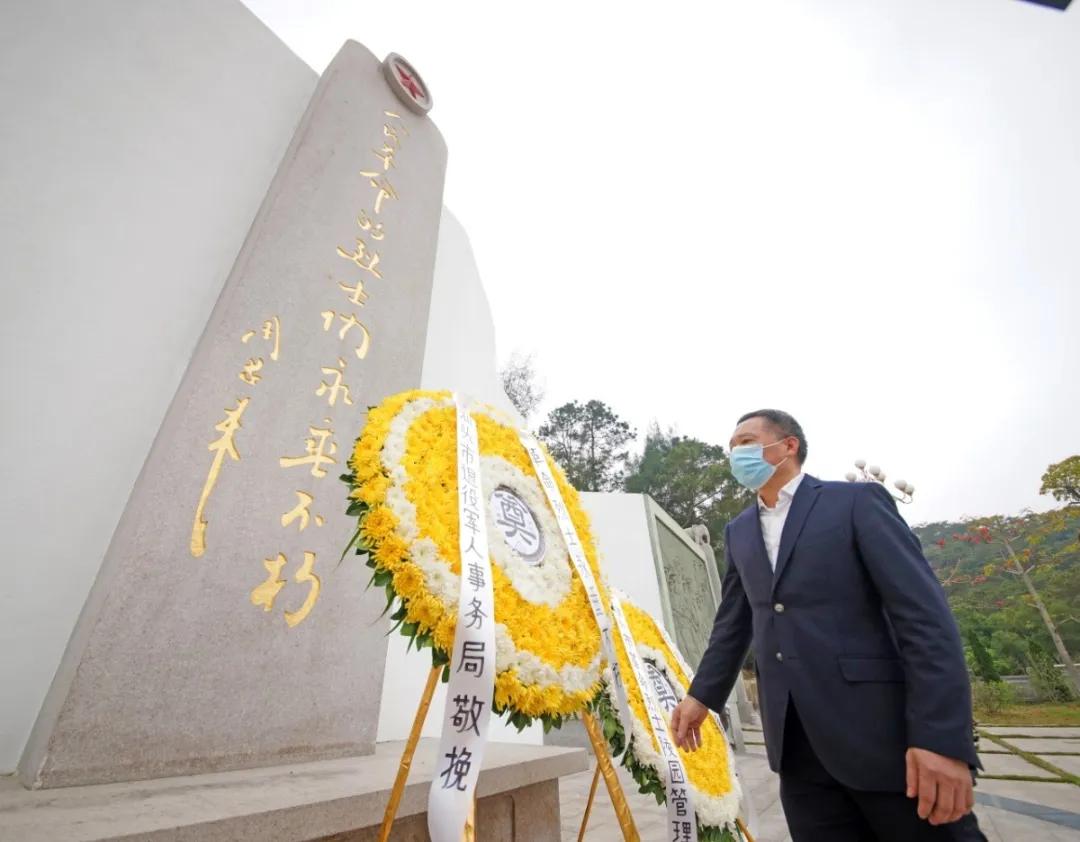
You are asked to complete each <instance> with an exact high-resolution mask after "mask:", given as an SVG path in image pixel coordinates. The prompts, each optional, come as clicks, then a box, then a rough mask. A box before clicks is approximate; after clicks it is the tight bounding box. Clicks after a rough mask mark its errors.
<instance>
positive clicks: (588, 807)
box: [577, 762, 600, 842]
mask: <svg viewBox="0 0 1080 842" xmlns="http://www.w3.org/2000/svg"><path fill="white" fill-rule="evenodd" d="M599 783H600V763H599V762H597V764H596V771H595V772H593V776H592V786H590V787H589V800H588V801H586V802H585V814H584V815H583V816H582V817H581V830H579V831H578V836H577V840H578V842H582V840H584V839H585V828H586V827H588V826H589V813H591V812H592V805H593V801H595V800H596V787H597V785H598V784H599Z"/></svg>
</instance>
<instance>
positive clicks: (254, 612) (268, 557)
mask: <svg viewBox="0 0 1080 842" xmlns="http://www.w3.org/2000/svg"><path fill="white" fill-rule="evenodd" d="M387 66H389V67H390V70H389V72H390V73H392V74H395V75H397V74H400V75H401V76H402V77H404V78H407V79H408V80H409V83H410V87H409V88H408V90H407V93H406V96H407V97H409V98H412V97H416V98H417V99H422V98H425V97H426V92H425V91H424V89H423V88H422V87H419V83H418V81H416V80H415V79H414V76H413V75H412V74H410V73H409V72H408V70H406V69H404V68H403V67H402V66H401V65H400V62H399V60H398V59H396V58H393V57H391V59H389V60H388V64H387ZM383 74H384V65H383V63H381V62H379V61H378V60H377V59H376V58H375V57H374V56H373V55H372V54H371V53H369V52H368V51H367V50H366V49H364V48H363V47H361V46H360V45H359V44H355V43H350V44H347V45H346V46H345V47H344V48H343V49H342V51H341V52H340V53H339V54H338V56H337V58H335V60H334V61H333V62H332V63H331V65H330V67H329V68H328V69H327V71H326V73H325V74H324V75H323V78H322V80H321V81H320V83H319V86H318V87H317V88H316V91H315V94H314V96H313V98H312V101H311V104H310V106H309V108H308V111H307V113H306V114H305V115H304V118H303V120H302V121H301V124H300V127H299V128H298V130H297V132H296V135H295V137H294V138H293V141H292V144H291V145H290V146H289V149H288V151H287V152H286V154H285V160H284V161H283V163H282V166H281V168H280V169H279V171H278V174H277V176H276V177H275V178H274V181H273V183H272V184H271V186H270V190H269V192H268V193H267V197H266V200H265V201H264V203H263V206H262V208H261V209H260V211H259V214H258V215H257V217H256V219H255V222H254V223H253V225H252V228H251V232H250V233H249V235H248V238H247V241H246V243H245V244H244V247H243V248H242V249H241V252H240V255H239V257H238V258H237V261H236V265H235V268H234V270H233V272H232V274H231V275H230V277H229V279H228V280H227V281H226V284H225V287H224V289H223V290H222V293H221V297H220V299H219V300H218V304H217V306H216V307H215V308H214V312H213V314H212V315H211V317H210V322H209V324H208V325H207V328H206V331H205V333H204V335H203V338H202V340H201V341H200V343H199V345H198V347H197V348H196V350H195V354H194V356H193V358H192V360H191V363H190V365H189V367H188V370H187V373H186V374H185V376H184V379H183V381H182V383H181V385H180V389H179V391H178V392H177V394H176V397H175V399H174V400H173V403H172V406H171V407H170V409H169V411H168V413H167V414H166V416H165V420H164V423H163V424H162V427H161V430H160V432H159V434H158V436H157V439H156V441H155V442H154V446H153V448H152V449H151V451H150V455H149V456H148V457H147V461H146V464H145V466H144V468H143V471H142V474H141V475H140V477H139V480H138V482H137V483H136V485H135V489H134V491H133V493H132V496H131V500H130V502H129V504H128V507H127V509H126V510H125V512H124V515H123V516H122V518H121V520H120V524H119V526H118V527H117V530H116V533H115V535H114V537H113V540H112V543H111V545H110V548H109V551H108V553H107V554H106V556H105V560H104V562H103V564H102V568H101V571H100V573H99V574H98V579H97V581H96V582H95V584H94V587H93V589H92V590H91V593H90V597H89V598H88V600H87V603H86V607H85V608H84V610H83V614H82V616H81V617H80V619H79V623H78V625H77V626H76V629H75V631H74V633H73V635H72V639H71V642H70V644H69V646H68V650H67V653H66V654H65V657H64V661H63V662H62V663H61V666H60V669H59V671H58V672H57V676H56V678H55V679H54V682H53V686H52V688H51V689H50V691H49V695H48V697H47V698H46V701H45V705H44V706H43V708H42V711H41V714H40V715H39V718H38V722H37V724H36V726H35V728H34V731H33V733H32V735H31V739H30V743H29V744H28V746H27V749H26V753H25V755H24V757H23V762H22V763H21V764H20V776H21V778H22V780H23V782H24V783H25V784H26V785H28V786H33V787H49V786H60V785H72V784H86V783H102V782H108V781H115V780H133V779H137V778H148V777H163V776H168V775H177V774H185V773H189V772H192V771H195V770H196V769H198V770H200V771H208V770H211V769H230V768H239V767H243V766H257V765H266V764H269V763H275V762H281V761H285V760H300V761H303V760H316V759H323V758H327V757H339V756H344V755H355V754H370V753H371V752H372V751H373V750H374V746H375V728H376V722H375V721H374V720H373V718H372V716H371V714H372V712H374V711H375V710H377V700H378V698H379V688H380V687H381V682H382V671H383V659H382V657H381V656H380V657H372V655H371V653H373V652H377V651H379V650H380V644H382V643H383V641H382V631H381V629H380V628H379V627H378V626H373V625H371V624H370V621H369V620H367V619H366V618H367V617H369V616H370V611H368V610H365V606H368V607H370V605H371V603H370V602H369V597H368V596H366V595H365V594H364V585H365V578H364V577H363V575H362V574H361V571H360V570H359V569H357V567H356V562H355V559H354V558H352V557H347V558H346V559H345V561H344V563H343V564H340V565H339V564H338V563H337V562H338V559H339V558H340V556H341V548H342V537H343V536H345V535H348V534H349V528H350V527H349V524H348V523H347V519H346V518H345V516H344V513H343V511H342V509H343V505H342V499H343V496H344V495H343V492H342V489H341V486H340V483H338V481H337V476H338V475H339V474H340V473H341V472H342V471H343V470H344V469H345V463H346V460H347V458H348V454H349V448H350V445H351V442H352V439H353V438H354V436H355V434H356V431H357V430H358V429H359V427H360V424H361V421H362V419H363V414H364V410H365V407H366V406H367V405H368V404H372V403H375V402H377V401H379V400H380V399H382V398H383V397H384V396H386V395H388V394H392V393H393V392H396V391H399V390H402V389H405V388H408V387H410V386H414V385H415V384H417V383H418V382H419V380H420V368H421V364H422V361H423V354H424V339H425V330H424V327H425V325H426V324H427V315H428V306H429V302H430V296H431V279H432V269H433V266H434V261H435V247H436V243H437V239H438V226H439V217H440V213H441V208H442V183H443V172H444V169H445V165H446V147H445V144H444V143H443V140H442V137H441V136H440V135H439V132H438V130H437V129H436V128H435V126H434V124H433V123H432V122H431V120H430V119H429V118H427V117H425V116H423V114H417V113H414V112H413V111H411V110H409V109H408V108H407V107H406V103H405V102H403V100H402V99H401V98H399V97H398V96H396V95H395V93H394V86H393V85H391V84H388V83H387V82H386V80H385V79H384V75H383ZM374 599H377V597H374ZM253 692H257V693H263V694H265V695H266V696H267V698H269V699H273V700H274V702H273V703H272V704H266V705H262V706H260V708H259V710H257V711H253V710H252V709H251V705H250V699H251V695H252V693H253ZM365 698H366V699H369V706H365V705H363V704H357V701H358V700H363V699H365ZM166 699H167V700H169V704H168V705H165V704H162V700H166ZM365 707H366V709H365ZM151 735H152V739H148V737H150V736H151Z"/></svg>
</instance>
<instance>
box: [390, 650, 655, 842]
mask: <svg viewBox="0 0 1080 842" xmlns="http://www.w3.org/2000/svg"><path fill="white" fill-rule="evenodd" d="M442 671H443V668H442V667H441V666H440V667H433V668H432V670H431V672H430V673H429V674H428V680H427V684H425V685H424V692H423V694H422V695H421V696H420V706H419V707H418V708H417V709H416V717H415V718H414V719H413V724H412V730H411V731H409V738H408V740H406V742H405V750H404V751H403V752H402V753H401V762H400V763H399V764H398V771H397V777H395V778H394V786H393V789H391V790H390V800H389V801H387V802H386V812H385V813H383V821H382V827H381V828H380V829H379V842H389V840H390V830H391V828H393V826H394V818H395V817H396V816H397V811H398V806H399V805H400V804H401V796H402V794H403V793H404V792H405V784H406V782H407V781H408V779H409V771H410V769H411V768H412V761H413V755H414V754H415V753H416V744H417V743H419V742H420V732H421V731H422V730H423V728H424V720H426V719H427V715H428V709H429V708H430V707H431V698H432V696H434V695H435V688H436V687H437V686H438V685H439V676H440V675H441V674H442ZM581 718H582V721H583V722H584V723H585V730H586V731H587V732H588V734H589V742H590V743H591V744H592V749H593V754H595V755H596V774H595V775H594V776H593V782H592V788H591V789H590V791H589V800H588V803H587V804H586V805H585V816H584V818H583V819H582V822H581V835H580V836H579V837H578V839H579V840H580V839H581V838H583V836H584V833H585V825H586V824H587V823H588V821H589V812H590V811H591V810H592V804H593V799H594V798H595V797H596V787H597V784H598V783H599V781H600V777H601V776H603V778H604V783H606V784H607V789H608V795H609V796H610V797H611V804H612V806H613V807H614V809H615V816H616V818H617V819H618V820H619V827H620V828H621V829H622V832H623V839H624V840H625V842H641V837H640V836H638V832H637V827H635V826H634V818H633V816H631V815H630V805H629V804H628V803H627V801H626V794H625V793H624V792H623V789H622V784H620V783H619V776H618V774H617V773H616V772H615V767H614V765H613V764H612V762H611V755H610V753H609V752H608V746H607V741H606V740H605V739H604V735H603V733H601V730H600V725H599V723H597V721H596V719H595V717H593V715H592V714H591V713H588V712H586V713H583V714H582V717H581ZM461 838H462V842H475V839H476V799H475V797H474V798H473V803H472V808H471V809H470V810H469V817H468V819H467V820H466V821H465V828H464V830H463V831H462V836H461Z"/></svg>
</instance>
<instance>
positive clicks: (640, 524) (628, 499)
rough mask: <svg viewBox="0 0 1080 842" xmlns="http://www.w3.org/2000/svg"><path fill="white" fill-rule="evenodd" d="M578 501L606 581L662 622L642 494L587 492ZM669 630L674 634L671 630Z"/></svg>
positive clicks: (658, 585)
mask: <svg viewBox="0 0 1080 842" xmlns="http://www.w3.org/2000/svg"><path fill="white" fill-rule="evenodd" d="M581 502H582V505H584V506H585V511H586V512H587V513H588V515H589V520H590V521H591V522H592V528H593V534H594V535H595V536H596V541H597V545H598V547H599V550H600V559H601V563H602V564H603V565H604V570H606V571H607V576H608V581H609V582H610V583H611V585H612V586H614V587H616V588H618V589H619V590H621V591H624V592H625V593H626V595H627V596H629V597H630V598H631V599H632V600H633V601H634V602H635V603H636V604H637V605H639V606H640V607H641V608H643V609H644V610H646V611H648V612H649V613H650V614H652V616H653V617H656V618H657V619H659V620H661V622H664V619H663V618H664V609H663V603H661V601H660V583H659V580H658V579H657V576H656V561H655V560H654V558H653V547H652V538H651V537H650V535H649V514H648V509H647V508H646V507H645V496H644V495H642V494H623V493H622V492H586V493H584V494H582V495H581ZM668 631H669V632H672V633H674V632H673V630H672V629H668Z"/></svg>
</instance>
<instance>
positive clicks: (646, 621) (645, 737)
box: [598, 597, 743, 842]
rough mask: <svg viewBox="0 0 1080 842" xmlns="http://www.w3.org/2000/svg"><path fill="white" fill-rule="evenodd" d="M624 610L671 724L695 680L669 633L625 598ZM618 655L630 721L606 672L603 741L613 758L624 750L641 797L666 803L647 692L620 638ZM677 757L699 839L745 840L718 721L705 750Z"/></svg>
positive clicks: (709, 725) (708, 723)
mask: <svg viewBox="0 0 1080 842" xmlns="http://www.w3.org/2000/svg"><path fill="white" fill-rule="evenodd" d="M622 609H623V614H624V615H625V617H626V622H627V626H628V627H629V631H630V634H631V636H632V638H633V644H634V646H635V647H636V648H637V651H638V655H639V657H640V658H641V660H642V661H644V665H645V670H646V672H647V673H648V676H647V680H648V681H649V682H650V684H651V685H652V687H651V690H652V693H653V698H654V699H656V700H657V701H658V702H659V704H660V707H661V709H662V713H663V717H664V719H665V720H666V721H667V722H668V723H669V724H670V721H671V712H672V710H674V709H675V706H676V705H677V704H678V703H679V702H680V701H681V700H682V698H683V697H684V696H685V695H686V691H687V689H688V688H689V686H690V679H691V678H692V677H693V676H692V674H691V672H690V670H689V668H688V667H687V666H686V663H685V661H684V660H683V658H682V656H681V655H680V654H679V651H678V649H677V648H676V647H675V644H674V643H673V642H672V641H671V639H670V638H669V637H668V635H667V632H665V631H664V629H663V628H662V627H661V626H660V624H659V623H657V622H656V620H654V619H653V618H652V616H650V615H649V614H648V613H647V612H645V611H644V610H642V609H641V608H639V607H638V606H636V605H634V604H633V603H632V602H630V601H629V600H628V599H626V598H625V597H623V598H622ZM615 652H616V657H617V659H618V661H619V673H620V675H621V676H622V678H623V683H624V685H625V688H626V696H627V702H628V705H627V706H628V708H629V710H628V716H629V720H630V721H629V722H625V721H623V720H622V718H621V717H620V714H619V712H618V710H619V706H618V704H617V702H616V699H615V691H614V682H613V677H612V674H611V670H610V668H608V669H605V671H604V672H605V692H604V694H603V696H602V698H601V700H600V704H599V706H598V711H599V715H600V717H601V719H602V722H603V727H604V735H605V737H607V739H608V742H609V743H610V745H611V748H612V753H613V754H616V755H617V754H618V753H619V752H621V751H623V749H624V748H625V753H624V754H623V759H622V764H623V766H625V767H626V768H627V769H628V770H629V771H630V773H631V774H632V775H633V777H634V780H635V782H636V783H637V784H638V787H639V789H640V791H641V792H643V793H646V794H652V795H654V796H656V800H657V803H663V802H664V799H665V788H664V784H665V779H664V778H663V775H665V774H666V771H665V767H666V764H665V763H664V761H663V759H662V758H661V755H660V747H659V745H657V742H656V739H655V737H654V735H653V733H652V730H651V728H650V723H649V717H648V715H647V713H646V709H645V701H644V698H643V696H642V688H641V687H640V686H639V685H638V682H637V680H636V678H635V675H634V670H633V669H632V667H631V664H630V660H629V658H628V657H627V653H626V649H625V648H624V647H623V642H622V639H621V638H620V637H619V636H618V635H616V637H615ZM678 752H679V756H680V758H681V759H682V763H683V766H684V767H685V770H686V777H687V784H688V786H689V791H690V800H691V803H692V804H693V807H694V811H695V813H696V814H697V820H698V839H699V840H701V842H732V841H733V840H740V839H742V838H743V837H742V834H741V832H740V831H739V828H738V827H737V825H736V823H735V820H736V818H737V817H738V815H739V803H740V800H741V797H742V794H741V791H740V787H739V781H738V779H737V778H736V777H735V773H734V769H735V763H734V757H733V755H732V752H731V747H730V745H729V744H728V741H727V738H726V737H725V735H724V732H723V730H722V729H721V727H720V725H719V723H718V721H717V720H716V718H715V717H712V716H710V717H709V718H708V719H706V720H705V723H704V724H703V725H702V727H701V747H700V748H698V750H697V751H693V752H688V751H683V750H682V749H678Z"/></svg>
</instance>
